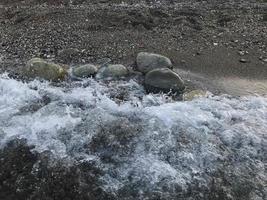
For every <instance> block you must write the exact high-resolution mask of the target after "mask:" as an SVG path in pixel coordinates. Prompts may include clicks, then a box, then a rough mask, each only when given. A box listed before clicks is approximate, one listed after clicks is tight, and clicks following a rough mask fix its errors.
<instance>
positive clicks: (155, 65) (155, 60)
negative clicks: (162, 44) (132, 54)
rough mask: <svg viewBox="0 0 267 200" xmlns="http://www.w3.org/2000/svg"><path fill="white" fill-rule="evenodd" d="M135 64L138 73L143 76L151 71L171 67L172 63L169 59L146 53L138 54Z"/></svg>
mask: <svg viewBox="0 0 267 200" xmlns="http://www.w3.org/2000/svg"><path fill="white" fill-rule="evenodd" d="M136 64H137V69H138V71H140V72H142V73H144V74H145V73H147V72H149V71H151V70H153V69H159V68H171V67H172V62H171V60H170V59H169V58H167V57H165V56H162V55H159V54H154V53H147V52H140V53H139V54H138V55H137V58H136Z"/></svg>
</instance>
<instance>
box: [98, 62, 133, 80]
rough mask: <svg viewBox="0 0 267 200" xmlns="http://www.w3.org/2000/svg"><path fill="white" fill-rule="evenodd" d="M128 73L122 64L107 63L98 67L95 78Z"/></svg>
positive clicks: (113, 76)
mask: <svg viewBox="0 0 267 200" xmlns="http://www.w3.org/2000/svg"><path fill="white" fill-rule="evenodd" d="M127 75H128V70H127V68H126V67H125V66H124V65H120V64H117V65H108V66H105V67H102V68H101V69H99V71H98V73H97V78H119V77H124V76H127Z"/></svg>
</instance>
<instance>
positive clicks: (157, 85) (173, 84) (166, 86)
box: [145, 68, 185, 93]
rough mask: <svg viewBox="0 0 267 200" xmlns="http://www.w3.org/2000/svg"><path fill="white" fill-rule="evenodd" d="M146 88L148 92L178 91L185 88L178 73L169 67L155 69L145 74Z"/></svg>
mask: <svg viewBox="0 0 267 200" xmlns="http://www.w3.org/2000/svg"><path fill="white" fill-rule="evenodd" d="M145 88H146V90H147V92H152V93H155V92H170V91H171V92H174V93H175V92H177V93H181V92H182V91H183V90H184V89H185V86H184V82H183V80H182V79H181V78H180V76H179V75H178V74H176V73H175V72H173V71H172V70H170V69H168V68H162V69H154V70H152V71H150V72H148V73H147V74H146V76H145Z"/></svg>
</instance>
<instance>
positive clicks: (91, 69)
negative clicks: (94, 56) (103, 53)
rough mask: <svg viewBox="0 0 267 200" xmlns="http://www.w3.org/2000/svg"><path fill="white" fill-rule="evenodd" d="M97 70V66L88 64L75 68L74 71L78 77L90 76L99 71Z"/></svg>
mask: <svg viewBox="0 0 267 200" xmlns="http://www.w3.org/2000/svg"><path fill="white" fill-rule="evenodd" d="M97 70H98V67H97V66H95V65H91V64H88V65H82V66H79V67H77V68H74V69H73V71H72V73H73V75H74V76H76V77H80V78H88V77H92V76H94V75H95V74H96V73H97Z"/></svg>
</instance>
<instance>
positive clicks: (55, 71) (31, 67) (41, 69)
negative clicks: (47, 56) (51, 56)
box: [22, 58, 67, 81]
mask: <svg viewBox="0 0 267 200" xmlns="http://www.w3.org/2000/svg"><path fill="white" fill-rule="evenodd" d="M22 73H23V75H24V76H27V77H29V78H37V77H38V78H41V79H45V80H49V81H60V80H64V79H65V77H66V75H67V71H66V69H64V68H63V67H61V66H60V65H57V64H55V63H52V62H47V61H45V60H43V59H41V58H33V59H31V60H29V61H28V62H27V64H26V66H25V67H24V68H23V72H22Z"/></svg>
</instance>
